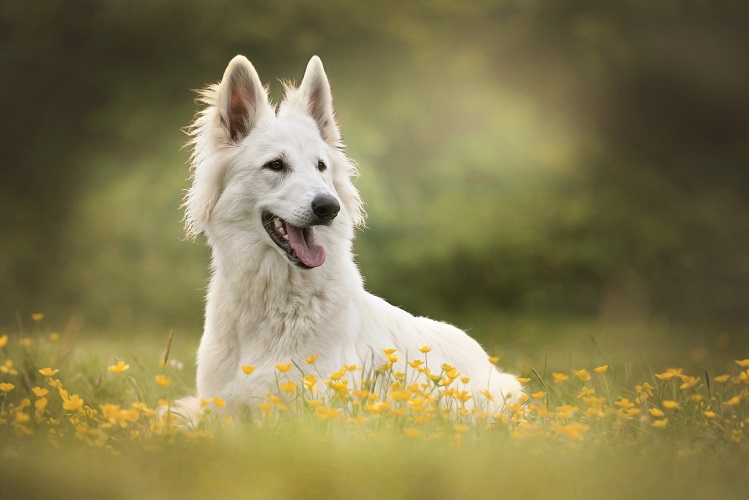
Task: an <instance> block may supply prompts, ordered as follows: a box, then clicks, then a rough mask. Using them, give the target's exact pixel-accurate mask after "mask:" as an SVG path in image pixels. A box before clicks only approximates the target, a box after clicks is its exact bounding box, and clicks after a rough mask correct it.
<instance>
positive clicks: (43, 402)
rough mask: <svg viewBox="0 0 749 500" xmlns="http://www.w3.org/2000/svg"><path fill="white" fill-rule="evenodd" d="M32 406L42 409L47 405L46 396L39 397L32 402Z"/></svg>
mask: <svg viewBox="0 0 749 500" xmlns="http://www.w3.org/2000/svg"><path fill="white" fill-rule="evenodd" d="M34 407H35V408H36V409H37V410H39V411H44V409H45V408H46V407H47V398H39V399H37V400H36V401H35V402H34Z"/></svg>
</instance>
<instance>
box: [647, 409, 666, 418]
mask: <svg viewBox="0 0 749 500" xmlns="http://www.w3.org/2000/svg"><path fill="white" fill-rule="evenodd" d="M648 411H649V412H650V414H651V415H653V416H654V417H662V416H663V415H664V413H663V412H662V411H661V410H659V409H658V408H650V409H649V410H648Z"/></svg>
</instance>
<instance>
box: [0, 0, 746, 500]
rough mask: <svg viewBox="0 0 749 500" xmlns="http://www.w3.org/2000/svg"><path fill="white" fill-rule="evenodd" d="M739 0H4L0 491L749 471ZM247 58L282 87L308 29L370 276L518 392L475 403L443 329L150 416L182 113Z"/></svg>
mask: <svg viewBox="0 0 749 500" xmlns="http://www.w3.org/2000/svg"><path fill="white" fill-rule="evenodd" d="M748 21H749V3H746V2H735V1H726V2H692V1H678V0H674V1H670V2H641V1H631V0H619V1H613V2H592V1H589V0H575V1H569V2H527V1H526V2H517V1H510V0H491V1H485V0H460V1H458V0H443V1H440V2H434V1H432V0H412V1H410V2H402V1H399V2H395V1H390V0H383V1H379V2H352V1H350V0H329V1H327V2H301V1H298V0H288V1H283V2H266V1H261V0H250V1H246V2H242V3H241V4H238V3H237V2H229V1H226V0H215V1H213V2H210V3H208V2H199V1H198V2H184V1H176V0H156V1H154V0H131V1H130V2H127V3H126V4H125V3H123V2H122V1H120V0H97V1H96V2H83V3H81V4H80V5H70V4H68V3H63V2H54V1H50V0H37V1H35V2H13V1H12V0H11V1H3V2H0V61H1V62H2V65H1V66H0V67H2V71H3V73H2V74H3V78H0V92H1V93H2V95H3V96H12V98H6V99H4V101H3V106H4V107H3V116H4V118H5V119H4V120H2V121H1V122H0V150H1V151H2V153H3V156H2V158H3V161H2V164H1V165H0V206H1V207H2V209H0V228H2V230H3V232H2V240H0V500H5V499H6V498H9V499H16V498H45V499H47V498H71V497H80V498H110V499H112V498H117V499H119V498H138V499H141V498H146V499H148V498H154V499H161V498H173V497H181V498H197V497H217V498H263V499H266V498H271V499H272V498H283V499H286V498H317V497H323V498H383V497H385V498H421V497H436V498H443V497H444V498H449V497H453V498H466V497H470V496H482V497H492V498H493V497H500V496H506V497H519V498H586V499H587V498H598V497H606V498H626V499H628V500H629V499H631V498H657V499H661V498H709V499H715V498H742V497H746V496H747V494H746V491H747V488H748V487H749V467H748V466H747V458H749V453H748V452H749V450H748V448H749V446H748V445H747V439H749V436H748V435H747V419H748V418H749V393H748V392H747V391H748V390H749V383H748V379H749V371H748V370H749V366H747V364H748V363H749V362H747V358H749V335H748V333H749V332H747V325H749V308H747V303H748V302H749V301H748V300H747V299H749V293H748V292H749V253H747V251H746V249H747V248H749V191H747V189H746V186H747V185H749V169H747V168H746V165H747V164H749V149H748V148H747V147H746V137H747V136H748V135H749V120H747V117H749V101H748V100H747V92H746V89H747V88H748V87H749V59H748V58H747V57H746V50H745V47H746V46H747V45H749V30H747V29H746V26H747V22H748ZM279 35H280V36H279ZM236 54H244V55H246V56H247V57H248V58H249V59H250V60H251V61H252V63H253V65H254V66H255V67H256V68H257V70H258V72H259V74H260V76H261V79H262V81H263V82H264V83H268V84H269V91H270V95H271V96H272V97H273V98H274V99H275V100H278V99H280V98H281V93H282V90H281V87H282V86H281V85H280V83H279V82H278V80H277V79H286V78H288V79H297V80H298V79H300V78H301V76H302V69H303V68H304V65H305V64H306V63H307V61H308V60H309V58H310V57H311V56H312V55H313V54H318V55H319V56H320V57H321V58H322V60H323V61H324V64H325V68H326V72H327V73H328V76H329V77H330V79H331V85H332V88H333V93H334V96H335V97H334V99H335V106H336V117H337V119H338V120H339V124H340V126H341V130H342V132H343V134H344V138H345V142H346V145H347V152H348V154H349V155H350V156H351V157H352V158H353V159H354V160H356V162H357V163H358V167H359V171H360V173H361V176H360V177H359V179H358V180H357V184H356V186H357V189H359V191H360V192H361V194H362V197H363V199H364V200H365V203H366V206H365V208H366V210H367V214H368V217H367V223H366V227H364V228H362V230H361V231H357V236H356V239H355V242H354V253H355V256H356V262H357V265H359V267H360V268H361V271H362V274H363V276H364V278H365V280H366V287H367V289H368V290H369V291H371V292H372V293H374V294H375V295H378V296H381V297H383V298H385V299H387V300H388V301H389V302H391V303H392V304H394V305H397V306H399V307H402V308H404V309H405V310H407V311H409V312H411V313H414V314H416V315H424V316H429V317H432V318H435V319H440V320H446V321H449V322H451V323H453V324H455V325H456V326H458V327H460V328H463V329H465V330H467V331H468V332H469V334H470V335H471V336H473V337H474V338H476V339H477V340H479V341H480V342H481V344H482V345H483V346H484V347H485V348H486V351H487V352H488V353H489V355H490V356H492V358H494V357H496V358H498V359H496V360H494V361H495V362H496V363H497V365H498V366H499V367H500V368H502V369H503V370H507V371H512V372H513V373H515V374H517V376H518V377H519V378H521V379H522V380H523V383H524V391H525V399H524V400H523V401H522V403H521V404H518V405H514V406H511V407H509V408H508V411H507V412H506V413H499V414H489V413H486V411H485V410H483V409H481V408H478V409H476V410H475V411H473V410H471V409H469V408H468V407H470V402H471V401H472V398H473V395H472V394H469V393H465V392H464V389H463V388H462V386H463V384H464V383H465V382H463V380H462V375H461V374H460V373H458V370H453V367H449V366H432V365H431V364H429V352H428V348H429V346H424V347H425V349H424V350H425V352H423V353H421V354H423V355H424V356H423V358H422V359H409V360H408V361H409V362H410V363H413V364H411V365H408V370H407V371H406V372H404V373H402V374H400V373H395V372H394V371H393V369H392V367H388V366H381V367H374V368H368V369H365V367H341V369H342V372H340V371H337V372H334V373H320V372H318V371H317V370H316V368H315V363H314V360H312V359H310V360H309V361H310V362H309V363H305V361H304V360H287V361H284V362H283V364H281V365H280V368H279V369H278V386H277V389H276V390H275V391H273V392H272V393H270V394H268V397H267V398H266V399H264V400H263V401H259V402H258V405H257V407H256V408H254V409H253V410H248V411H243V412H241V414H239V415H235V416H234V417H233V418H232V419H230V420H227V419H226V418H225V416H224V415H221V411H222V406H221V405H222V401H221V400H220V399H212V400H210V401H206V402H205V408H204V411H205V414H204V418H203V420H202V421H201V422H197V423H195V424H188V425H183V424H181V423H180V421H179V419H177V418H174V419H170V420H164V419H163V418H162V417H161V416H160V415H163V414H165V413H168V412H167V411H166V410H167V409H169V408H170V407H171V406H172V405H173V403H174V401H176V400H178V399H179V398H181V397H183V396H185V395H189V394H192V393H194V391H195V366H194V359H195V352H196V349H197V346H198V342H199V335H200V332H201V323H202V318H203V305H204V293H203V289H204V287H205V283H206V280H207V277H208V265H207V264H208V260H209V255H208V249H207V247H206V245H205V244H204V243H205V242H204V241H203V240H202V238H198V241H197V242H194V243H192V244H190V243H188V242H186V241H184V231H183V222H182V221H181V219H182V217H183V212H182V210H181V209H180V204H181V199H182V196H183V192H184V189H186V188H187V187H188V185H189V183H188V181H187V177H188V165H187V161H188V156H189V151H188V150H186V149H184V148H183V145H184V143H185V141H186V140H187V138H186V136H185V135H184V133H183V132H182V128H183V127H184V126H185V125H187V124H189V123H190V122H191V121H192V119H193V116H194V113H195V111H196V106H195V103H194V98H195V93H194V92H193V91H192V90H191V89H199V88H201V87H203V86H204V85H206V84H209V83H211V82H214V81H215V80H216V79H217V78H219V77H220V75H221V74H222V71H223V70H224V68H225V67H226V64H227V63H228V61H229V60H230V59H231V58H232V57H233V56H235V55H236ZM50 82H53V83H54V84H52V85H51V84H50ZM170 332H173V336H172V337H171V338H172V340H171V342H170V341H169V340H168V339H169V338H170ZM167 345H169V348H168V349H167ZM389 355H390V356H392V357H393V359H394V358H395V357H399V358H400V357H402V356H403V353H399V352H397V351H396V352H392V353H390V354H389ZM288 363H290V365H289V366H288V367H287V364H288ZM294 363H296V364H294ZM427 368H428V372H427V371H426V370H427ZM246 370H247V372H248V373H247V377H248V381H251V380H252V376H253V374H252V365H247V367H246ZM311 377H314V378H311ZM345 380H348V382H347V383H346V382H344V381H345ZM362 380H363V381H364V383H363V384H362V383H361V381H362ZM362 386H363V387H362ZM466 405H468V407H466Z"/></svg>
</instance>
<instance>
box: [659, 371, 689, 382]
mask: <svg viewBox="0 0 749 500" xmlns="http://www.w3.org/2000/svg"><path fill="white" fill-rule="evenodd" d="M682 371H683V369H682V368H669V369H668V370H666V371H665V372H663V373H656V374H655V376H656V377H658V379H660V380H663V381H668V380H671V379H672V378H674V377H679V378H681V377H682V373H681V372H682Z"/></svg>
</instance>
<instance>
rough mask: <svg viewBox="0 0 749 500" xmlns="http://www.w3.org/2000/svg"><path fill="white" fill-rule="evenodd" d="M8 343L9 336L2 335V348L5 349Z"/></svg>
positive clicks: (0, 342) (0, 345) (0, 341)
mask: <svg viewBox="0 0 749 500" xmlns="http://www.w3.org/2000/svg"><path fill="white" fill-rule="evenodd" d="M7 343H8V336H7V335H2V336H0V347H5V344H7Z"/></svg>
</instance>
